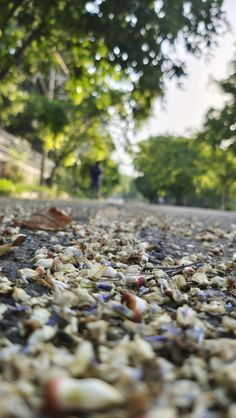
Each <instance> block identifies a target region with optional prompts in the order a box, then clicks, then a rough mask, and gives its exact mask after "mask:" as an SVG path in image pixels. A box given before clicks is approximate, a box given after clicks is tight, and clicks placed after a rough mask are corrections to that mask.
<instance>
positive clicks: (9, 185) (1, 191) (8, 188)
mask: <svg viewBox="0 0 236 418" xmlns="http://www.w3.org/2000/svg"><path fill="white" fill-rule="evenodd" d="M14 192H15V183H14V182H13V181H12V180H10V179H7V178H0V196H11V195H12V194H13V193H14Z"/></svg>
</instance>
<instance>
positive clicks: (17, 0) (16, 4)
mask: <svg viewBox="0 0 236 418" xmlns="http://www.w3.org/2000/svg"><path fill="white" fill-rule="evenodd" d="M22 3H24V0H15V2H14V4H13V7H12V9H11V10H10V11H9V13H8V15H7V16H6V17H5V19H4V20H3V22H2V23H1V28H0V29H1V32H2V33H4V31H5V29H6V26H7V24H8V22H9V20H10V19H11V17H12V16H13V15H14V14H15V12H16V10H17V9H18V8H19V7H20V6H21V5H22Z"/></svg>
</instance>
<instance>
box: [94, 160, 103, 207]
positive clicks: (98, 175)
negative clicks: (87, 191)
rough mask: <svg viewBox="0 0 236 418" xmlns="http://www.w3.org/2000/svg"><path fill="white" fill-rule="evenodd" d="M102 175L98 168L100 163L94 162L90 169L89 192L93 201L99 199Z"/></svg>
mask: <svg viewBox="0 0 236 418" xmlns="http://www.w3.org/2000/svg"><path fill="white" fill-rule="evenodd" d="M102 173H103V171H102V169H101V167H100V162H99V161H96V163H95V164H94V165H93V166H92V168H91V190H92V197H93V198H95V199H98V198H99V193H100V189H101V183H102Z"/></svg>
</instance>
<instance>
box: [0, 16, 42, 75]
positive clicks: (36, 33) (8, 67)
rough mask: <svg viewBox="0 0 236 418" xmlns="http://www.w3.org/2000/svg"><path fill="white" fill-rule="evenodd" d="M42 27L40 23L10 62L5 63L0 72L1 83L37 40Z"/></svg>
mask: <svg viewBox="0 0 236 418" xmlns="http://www.w3.org/2000/svg"><path fill="white" fill-rule="evenodd" d="M42 26H43V22H41V23H40V24H39V26H38V27H37V28H36V29H34V30H33V31H32V32H31V33H30V34H29V35H28V36H27V38H26V39H25V40H24V42H23V43H22V45H21V46H20V47H19V48H18V49H17V50H16V52H15V54H14V55H13V56H12V62H9V63H7V64H6V65H5V67H3V69H2V70H1V71H0V81H3V80H4V78H6V76H7V75H8V73H9V71H10V70H11V67H12V66H14V65H16V64H17V60H19V59H20V58H21V56H22V55H23V54H24V52H25V50H26V49H27V48H28V47H29V46H30V45H31V43H32V41H33V40H34V39H37V37H38V36H39V35H40V33H41V30H42Z"/></svg>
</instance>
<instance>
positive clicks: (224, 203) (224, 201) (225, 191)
mask: <svg viewBox="0 0 236 418" xmlns="http://www.w3.org/2000/svg"><path fill="white" fill-rule="evenodd" d="M228 200H229V188H228V187H227V185H224V186H223V188H222V191H221V202H220V203H221V204H220V208H221V209H222V210H226V209H227V208H228Z"/></svg>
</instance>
